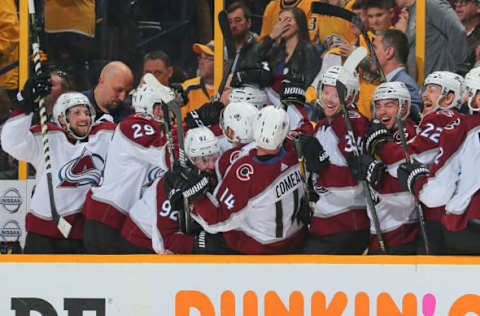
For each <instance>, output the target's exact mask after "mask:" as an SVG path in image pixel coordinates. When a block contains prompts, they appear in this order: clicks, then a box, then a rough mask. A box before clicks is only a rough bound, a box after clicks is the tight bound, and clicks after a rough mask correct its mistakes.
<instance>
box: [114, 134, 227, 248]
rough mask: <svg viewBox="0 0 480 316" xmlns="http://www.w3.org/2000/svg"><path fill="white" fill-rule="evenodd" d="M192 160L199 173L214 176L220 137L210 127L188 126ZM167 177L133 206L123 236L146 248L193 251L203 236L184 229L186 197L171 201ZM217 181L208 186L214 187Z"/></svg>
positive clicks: (190, 163) (150, 188)
mask: <svg viewBox="0 0 480 316" xmlns="http://www.w3.org/2000/svg"><path fill="white" fill-rule="evenodd" d="M185 153H186V155H187V158H188V164H189V165H190V167H192V168H193V169H194V170H195V171H194V172H196V173H197V174H201V175H204V176H206V177H208V178H214V177H215V173H214V166H215V161H216V160H217V158H218V156H219V147H218V141H217V138H216V137H215V135H213V133H212V132H211V131H210V130H209V129H208V128H206V127H198V128H193V129H190V130H188V132H187V134H186V136H185ZM164 182H165V177H162V178H160V179H157V180H155V182H154V183H153V184H152V185H151V186H150V187H149V188H148V189H146V191H145V194H144V195H143V197H142V199H141V200H139V201H137V202H136V203H135V204H134V205H133V207H132V208H131V209H130V212H129V217H128V218H127V220H126V221H125V223H124V225H123V228H122V236H123V237H124V238H125V239H126V240H128V241H129V242H130V243H131V244H132V245H135V247H138V248H139V249H144V251H139V252H145V251H152V250H153V251H155V252H156V253H158V254H164V253H180V254H181V253H192V252H194V253H195V252H196V251H197V249H198V248H200V247H201V245H202V243H201V239H200V238H199V236H197V237H195V236H193V235H187V234H184V233H182V227H181V225H183V223H182V222H183V221H184V218H183V217H182V216H183V214H184V210H183V199H181V198H180V199H177V200H172V201H170V200H169V199H168V197H167V195H166V194H165V190H164ZM214 183H216V181H211V182H210V185H209V186H208V188H207V190H210V191H213V188H214V187H215V185H214Z"/></svg>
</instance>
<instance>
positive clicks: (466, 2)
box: [455, 0, 477, 6]
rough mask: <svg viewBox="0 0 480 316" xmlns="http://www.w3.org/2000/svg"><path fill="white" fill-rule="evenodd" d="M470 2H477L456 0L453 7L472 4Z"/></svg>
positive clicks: (475, 0)
mask: <svg viewBox="0 0 480 316" xmlns="http://www.w3.org/2000/svg"><path fill="white" fill-rule="evenodd" d="M472 2H475V3H477V0H456V1H455V5H456V6H463V5H467V4H468V3H472Z"/></svg>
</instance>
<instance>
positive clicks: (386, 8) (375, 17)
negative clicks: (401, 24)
mask: <svg viewBox="0 0 480 316" xmlns="http://www.w3.org/2000/svg"><path fill="white" fill-rule="evenodd" d="M365 7H366V9H367V19H368V26H369V28H370V29H371V30H373V31H379V30H383V29H386V28H389V27H391V26H392V18H393V0H368V1H366V2H365Z"/></svg>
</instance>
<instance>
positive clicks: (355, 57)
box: [337, 46, 367, 86]
mask: <svg viewBox="0 0 480 316" xmlns="http://www.w3.org/2000/svg"><path fill="white" fill-rule="evenodd" d="M366 56H367V49H366V48H365V47H362V46H360V47H357V48H356V49H355V50H354V51H353V52H352V53H351V54H350V56H348V58H347V60H345V63H344V64H343V66H342V67H341V68H340V71H339V73H338V77H337V85H338V83H341V84H342V85H343V86H346V85H347V82H348V80H349V79H350V78H352V76H353V73H354V72H355V69H357V67H358V65H359V64H360V63H361V62H362V60H363V59H364V58H365V57H366Z"/></svg>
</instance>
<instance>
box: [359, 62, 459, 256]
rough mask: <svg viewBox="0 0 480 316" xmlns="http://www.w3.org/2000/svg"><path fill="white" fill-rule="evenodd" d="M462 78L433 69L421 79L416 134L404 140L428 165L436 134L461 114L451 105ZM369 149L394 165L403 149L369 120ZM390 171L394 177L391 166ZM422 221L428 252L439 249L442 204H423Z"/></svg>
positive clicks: (435, 149)
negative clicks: (421, 90)
mask: <svg viewBox="0 0 480 316" xmlns="http://www.w3.org/2000/svg"><path fill="white" fill-rule="evenodd" d="M463 93H464V80H463V78H462V77H461V76H459V75H457V74H454V73H451V72H448V71H436V72H433V73H431V74H430V75H428V76H427V78H426V79H425V91H424V92H423V94H422V99H423V104H424V109H423V113H422V115H423V118H422V120H421V122H420V125H419V126H418V129H417V136H416V137H415V138H414V139H413V140H411V141H410V142H409V143H408V151H409V153H410V155H411V157H412V159H415V160H417V161H419V162H421V163H423V164H425V165H431V164H432V163H433V162H434V159H435V157H436V156H437V154H438V153H439V150H440V148H439V146H438V142H439V138H440V134H441V133H442V131H443V130H444V128H445V126H447V125H448V124H449V123H450V122H452V121H454V120H456V119H458V118H460V117H461V114H459V113H458V112H457V111H454V109H455V108H457V109H458V108H460V107H461V105H462V102H463ZM365 139H366V147H367V150H368V152H369V153H371V154H372V155H373V156H375V155H378V157H379V158H380V159H381V160H382V161H383V162H384V163H385V164H387V165H390V166H395V165H398V164H399V163H400V162H401V161H402V160H403V159H404V150H403V148H402V146H401V145H400V144H397V143H395V142H392V141H391V140H392V138H391V136H390V135H389V131H388V129H387V128H386V127H385V125H383V124H382V123H379V122H376V121H372V123H371V125H370V127H369V130H368V133H367V135H366V137H365ZM391 174H392V175H393V176H394V177H396V176H397V175H396V171H395V168H393V169H392V170H391ZM423 210H424V214H425V224H426V230H427V233H428V239H429V242H430V250H431V252H432V253H441V252H442V250H443V248H444V242H443V238H442V236H441V226H440V218H441V214H442V213H443V208H441V207H440V208H434V209H432V208H428V207H424V209H423Z"/></svg>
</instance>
